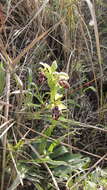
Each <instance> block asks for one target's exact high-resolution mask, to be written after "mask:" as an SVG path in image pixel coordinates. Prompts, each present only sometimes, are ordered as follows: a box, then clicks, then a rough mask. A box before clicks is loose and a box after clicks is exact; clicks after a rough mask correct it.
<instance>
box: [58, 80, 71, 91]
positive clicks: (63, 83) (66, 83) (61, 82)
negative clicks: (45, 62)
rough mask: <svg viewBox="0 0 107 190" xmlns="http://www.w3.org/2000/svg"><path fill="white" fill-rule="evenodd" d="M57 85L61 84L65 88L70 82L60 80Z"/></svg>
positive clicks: (68, 86)
mask: <svg viewBox="0 0 107 190" xmlns="http://www.w3.org/2000/svg"><path fill="white" fill-rule="evenodd" d="M59 85H60V86H62V87H63V88H65V89H68V88H70V84H69V83H68V82H67V81H66V80H60V81H59Z"/></svg>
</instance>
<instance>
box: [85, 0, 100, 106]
mask: <svg viewBox="0 0 107 190" xmlns="http://www.w3.org/2000/svg"><path fill="white" fill-rule="evenodd" d="M85 1H86V3H87V4H88V7H89V10H90V13H91V16H92V20H93V23H94V33H95V39H96V48H97V56H98V62H99V67H100V75H101V80H100V95H101V98H100V106H101V107H102V106H103V92H102V85H103V84H102V75H103V69H102V58H101V50H100V40H99V33H98V25H97V20H96V14H95V7H94V3H91V1H90V0H85Z"/></svg>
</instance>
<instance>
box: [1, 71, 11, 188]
mask: <svg viewBox="0 0 107 190" xmlns="http://www.w3.org/2000/svg"><path fill="white" fill-rule="evenodd" d="M9 96H10V72H9V69H8V68H7V71H6V105H5V113H4V116H5V118H6V121H8V116H9ZM7 127H8V124H7ZM2 142H3V161H2V178H1V190H3V189H4V180H5V166H6V144H7V133H5V134H4V136H3V139H2Z"/></svg>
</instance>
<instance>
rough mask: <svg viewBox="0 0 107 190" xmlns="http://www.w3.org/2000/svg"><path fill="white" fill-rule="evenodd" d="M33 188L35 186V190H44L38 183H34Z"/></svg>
mask: <svg viewBox="0 0 107 190" xmlns="http://www.w3.org/2000/svg"><path fill="white" fill-rule="evenodd" d="M35 186H36V189H37V190H44V189H43V188H42V187H41V186H40V185H39V183H36V184H35Z"/></svg>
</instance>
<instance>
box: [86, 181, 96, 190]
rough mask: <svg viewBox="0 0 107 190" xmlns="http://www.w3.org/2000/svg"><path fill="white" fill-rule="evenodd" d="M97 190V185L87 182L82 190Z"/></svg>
mask: <svg viewBox="0 0 107 190" xmlns="http://www.w3.org/2000/svg"><path fill="white" fill-rule="evenodd" d="M89 189H91V190H97V185H96V184H95V183H94V182H91V181H87V182H86V185H85V187H84V190H89Z"/></svg>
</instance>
